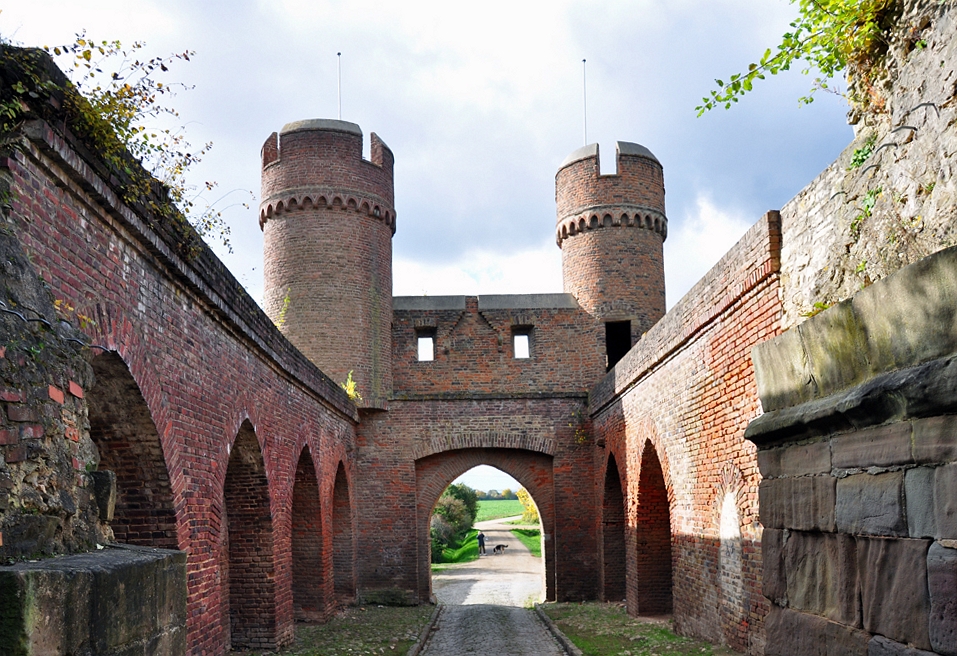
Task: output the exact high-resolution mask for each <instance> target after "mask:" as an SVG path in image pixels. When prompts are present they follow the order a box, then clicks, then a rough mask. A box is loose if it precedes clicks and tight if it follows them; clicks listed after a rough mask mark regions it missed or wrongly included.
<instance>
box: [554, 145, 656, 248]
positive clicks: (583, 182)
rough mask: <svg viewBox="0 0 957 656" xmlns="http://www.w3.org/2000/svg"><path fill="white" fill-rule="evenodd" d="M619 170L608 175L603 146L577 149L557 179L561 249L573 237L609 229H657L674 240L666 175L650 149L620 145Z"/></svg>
mask: <svg viewBox="0 0 957 656" xmlns="http://www.w3.org/2000/svg"><path fill="white" fill-rule="evenodd" d="M615 154H616V164H617V171H616V173H614V174H611V175H602V174H601V167H600V165H599V161H600V160H599V152H598V144H589V145H587V146H584V147H582V148H579V149H578V150H576V151H574V152H573V153H572V154H570V155H569V156H568V157H566V158H565V161H564V162H562V163H561V166H559V169H558V174H557V175H556V176H555V204H556V207H557V214H558V222H557V225H556V231H555V240H556V241H557V243H558V245H559V246H561V245H562V241H564V240H565V239H567V238H568V237H570V236H574V235H576V234H579V233H582V232H586V231H589V230H596V229H598V228H603V227H606V226H626V227H636V228H644V229H646V230H652V231H654V232H656V233H658V234H659V235H661V239H662V241H663V240H664V239H665V238H666V237H667V236H668V219H667V217H666V216H665V183H664V173H663V171H662V167H661V163H660V162H659V161H658V158H657V157H655V156H654V154H652V152H651V151H650V150H648V149H647V148H645V147H644V146H642V145H640V144H636V143H630V142H627V141H619V142H618V143H617V148H616V153H615Z"/></svg>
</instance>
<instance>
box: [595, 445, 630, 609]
mask: <svg viewBox="0 0 957 656" xmlns="http://www.w3.org/2000/svg"><path fill="white" fill-rule="evenodd" d="M604 490H605V492H604V495H603V499H602V521H601V525H602V536H601V537H602V570H601V571H602V588H601V589H602V599H603V600H604V601H621V600H623V599H624V598H625V590H626V586H625V561H626V553H625V496H624V493H623V491H622V486H621V476H620V474H619V472H618V464H617V463H616V461H615V456H614V455H609V456H608V465H607V467H606V468H605V488H604Z"/></svg>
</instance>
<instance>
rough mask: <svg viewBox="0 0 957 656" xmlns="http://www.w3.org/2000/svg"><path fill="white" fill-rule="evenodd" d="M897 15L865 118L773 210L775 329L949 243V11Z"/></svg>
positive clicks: (934, 4)
mask: <svg viewBox="0 0 957 656" xmlns="http://www.w3.org/2000/svg"><path fill="white" fill-rule="evenodd" d="M901 7H902V16H901V18H900V21H899V24H898V27H897V28H896V29H895V30H894V32H893V34H892V35H891V37H890V48H889V51H888V53H887V62H886V68H887V71H886V72H885V73H884V74H883V75H882V76H881V77H880V78H879V80H878V82H877V83H876V84H875V86H874V87H873V88H872V89H870V93H871V94H872V96H873V102H872V108H873V109H872V111H870V112H869V113H867V114H866V115H856V116H853V120H856V121H857V125H856V126H855V132H856V136H855V138H854V141H853V142H852V143H851V144H850V145H849V146H848V147H847V149H845V151H844V153H843V154H842V155H841V156H840V157H839V158H838V159H837V161H836V162H834V163H833V164H832V165H831V166H829V167H828V168H827V169H825V170H824V172H823V173H821V175H820V176H818V178H817V179H816V180H814V181H813V182H812V183H811V184H810V185H808V186H807V187H805V188H804V189H803V190H802V191H801V192H800V193H799V194H798V195H797V196H795V197H794V199H792V200H791V201H790V202H788V203H787V204H786V205H785V206H784V207H783V208H781V232H782V235H783V246H782V249H781V287H782V291H783V303H784V319H783V324H784V326H785V327H789V326H793V325H796V324H798V323H800V322H801V321H802V320H803V319H804V317H805V315H807V314H810V313H813V312H814V311H816V310H819V309H820V308H821V307H826V306H829V305H831V304H833V303H835V302H837V301H840V300H842V299H845V298H848V297H850V296H852V295H853V294H854V293H855V292H857V291H858V290H860V289H861V288H863V287H866V286H867V285H869V284H871V283H872V282H874V281H876V280H879V279H881V278H883V277H885V276H887V275H889V274H890V273H893V272H894V271H896V270H898V269H900V268H901V267H902V266H906V265H907V264H910V263H912V262H916V261H917V260H919V259H921V258H923V257H925V256H927V255H929V254H931V253H933V252H935V251H938V250H940V249H941V248H946V247H948V246H951V245H954V244H955V243H957V233H955V226H957V177H955V174H957V170H955V168H954V166H955V165H954V155H955V153H957V39H955V38H954V34H957V11H955V7H957V5H955V3H954V2H953V1H952V0H948V1H945V2H938V1H936V0H906V1H904V2H902V3H901ZM867 152H870V153H871V154H870V155H869V156H868V157H866V158H863V155H864V154H865V153H867ZM855 154H858V158H859V163H857V162H853V160H854V157H855ZM862 158H863V159H862Z"/></svg>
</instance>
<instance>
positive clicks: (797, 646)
mask: <svg viewBox="0 0 957 656" xmlns="http://www.w3.org/2000/svg"><path fill="white" fill-rule="evenodd" d="M827 624H828V622H827V620H826V619H824V618H823V617H818V616H816V615H808V614H807V613H799V612H797V611H795V610H791V609H789V608H781V607H780V606H776V605H774V604H772V605H771V612H769V613H768V616H767V618H765V620H764V627H765V631H766V632H767V647H766V648H765V652H764V653H765V655H766V656H827Z"/></svg>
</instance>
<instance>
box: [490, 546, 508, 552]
mask: <svg viewBox="0 0 957 656" xmlns="http://www.w3.org/2000/svg"><path fill="white" fill-rule="evenodd" d="M507 548H508V545H507V544H496V545H495V548H494V549H492V553H493V554H503V553H505V550H506V549H507Z"/></svg>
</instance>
